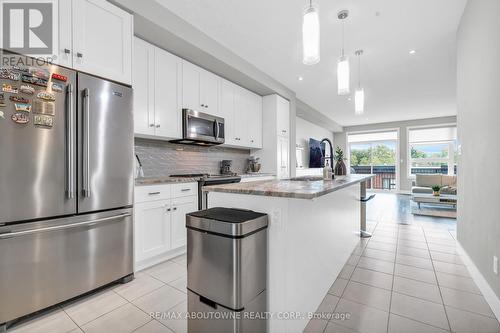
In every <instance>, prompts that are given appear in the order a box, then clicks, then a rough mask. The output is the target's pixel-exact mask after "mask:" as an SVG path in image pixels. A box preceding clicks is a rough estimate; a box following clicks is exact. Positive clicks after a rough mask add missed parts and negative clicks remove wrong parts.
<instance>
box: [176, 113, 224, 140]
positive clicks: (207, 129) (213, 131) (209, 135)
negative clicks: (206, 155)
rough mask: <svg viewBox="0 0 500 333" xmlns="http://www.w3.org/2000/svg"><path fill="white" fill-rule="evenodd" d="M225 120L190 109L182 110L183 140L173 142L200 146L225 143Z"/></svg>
mask: <svg viewBox="0 0 500 333" xmlns="http://www.w3.org/2000/svg"><path fill="white" fill-rule="evenodd" d="M224 138H225V131H224V118H221V117H217V116H213V115H211V114H208V113H203V112H199V111H195V110H190V109H182V139H180V140H179V139H177V140H171V141H170V142H172V143H182V144H190V145H200V146H214V145H220V144H223V143H224Z"/></svg>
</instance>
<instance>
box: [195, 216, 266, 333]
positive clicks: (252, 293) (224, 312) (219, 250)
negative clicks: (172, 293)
mask: <svg viewBox="0 0 500 333" xmlns="http://www.w3.org/2000/svg"><path fill="white" fill-rule="evenodd" d="M267 226H268V216H267V214H264V213H258V212H254V211H251V210H243V209H234V208H221V207H217V208H211V209H207V210H202V211H198V212H193V213H189V214H187V216H186V228H187V262H188V265H187V266H188V274H187V275H188V276H187V289H188V290H187V291H188V311H189V313H203V314H204V315H203V316H200V318H194V317H193V318H189V319H188V331H189V332H200V333H203V332H207V333H208V332H224V333H232V332H240V333H245V332H248V333H250V332H263V333H264V332H266V331H267V329H266V326H267V322H266V320H265V319H264V316H263V314H264V313H265V311H266V303H267V292H266V291H267V287H266V284H267V283H266V279H267V269H266V267H267ZM216 312H218V313H219V315H220V319H218V320H213V319H211V318H217V317H216V315H215V314H214V313H216ZM211 313H212V314H211ZM248 314H253V315H262V316H261V317H260V318H261V319H258V317H251V316H247V315H248ZM231 315H235V316H231ZM238 315H239V316H238ZM205 318H206V319H205Z"/></svg>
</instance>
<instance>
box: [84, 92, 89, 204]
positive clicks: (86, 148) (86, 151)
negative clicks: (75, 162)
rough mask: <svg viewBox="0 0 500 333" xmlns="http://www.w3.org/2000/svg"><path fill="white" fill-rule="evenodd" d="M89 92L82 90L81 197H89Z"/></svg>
mask: <svg viewBox="0 0 500 333" xmlns="http://www.w3.org/2000/svg"><path fill="white" fill-rule="evenodd" d="M89 127H90V92H89V89H88V88H85V89H83V196H84V197H87V198H89V197H90V179H89V178H90V128H89Z"/></svg>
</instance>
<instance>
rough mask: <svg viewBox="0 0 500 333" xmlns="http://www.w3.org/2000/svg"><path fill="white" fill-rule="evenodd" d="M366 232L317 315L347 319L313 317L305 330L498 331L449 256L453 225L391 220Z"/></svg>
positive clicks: (485, 306) (455, 258) (459, 265)
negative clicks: (370, 235)
mask: <svg viewBox="0 0 500 333" xmlns="http://www.w3.org/2000/svg"><path fill="white" fill-rule="evenodd" d="M370 227H371V229H372V230H373V237H372V238H371V239H368V240H366V241H360V244H359V246H358V247H357V248H356V249H355V250H354V251H353V254H352V256H351V258H350V259H349V260H348V262H347V263H346V265H345V266H344V269H343V270H342V272H341V274H340V275H339V277H338V278H337V280H336V281H335V282H334V283H333V285H332V287H331V288H330V290H329V294H328V295H327V296H326V297H325V300H324V301H323V303H322V304H321V305H320V307H319V308H318V310H317V312H318V313H325V312H327V313H328V314H331V313H332V312H334V313H335V314H343V313H349V314H350V318H349V319H344V320H341V319H336V318H335V317H334V318H333V319H330V320H329V321H328V320H322V319H315V320H312V321H311V322H310V323H309V325H308V326H307V327H306V330H305V332H308V333H317V332H321V333H323V332H325V333H343V332H361V333H365V332H366V333H376V332H384V333H400V332H401V333H412V332H414V333H426V332H455V333H461V332H464V333H466V332H467V333H473V332H474V333H492V332H496V333H498V332H500V324H499V322H498V321H497V319H496V318H495V315H494V314H493V312H492V311H491V309H490V307H489V305H488V304H487V303H486V300H485V299H484V297H483V296H482V295H481V293H480V291H479V289H478V288H477V286H476V285H475V283H474V281H473V280H472V279H471V277H470V275H469V273H468V271H467V268H466V267H465V266H464V265H463V263H462V260H461V259H460V256H459V255H458V254H457V252H456V248H455V239H454V237H455V231H454V228H453V227H452V228H450V226H449V225H447V224H444V225H436V224H426V223H413V224H410V225H406V224H398V223H394V221H391V222H376V221H371V222H370ZM332 296H333V297H332ZM325 303H326V304H328V307H327V306H325ZM332 308H333V309H334V310H333V311H332V310H331V309H332ZM325 317H326V316H325Z"/></svg>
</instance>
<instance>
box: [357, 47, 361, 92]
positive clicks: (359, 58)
mask: <svg viewBox="0 0 500 333" xmlns="http://www.w3.org/2000/svg"><path fill="white" fill-rule="evenodd" d="M358 88H361V53H360V54H358Z"/></svg>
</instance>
